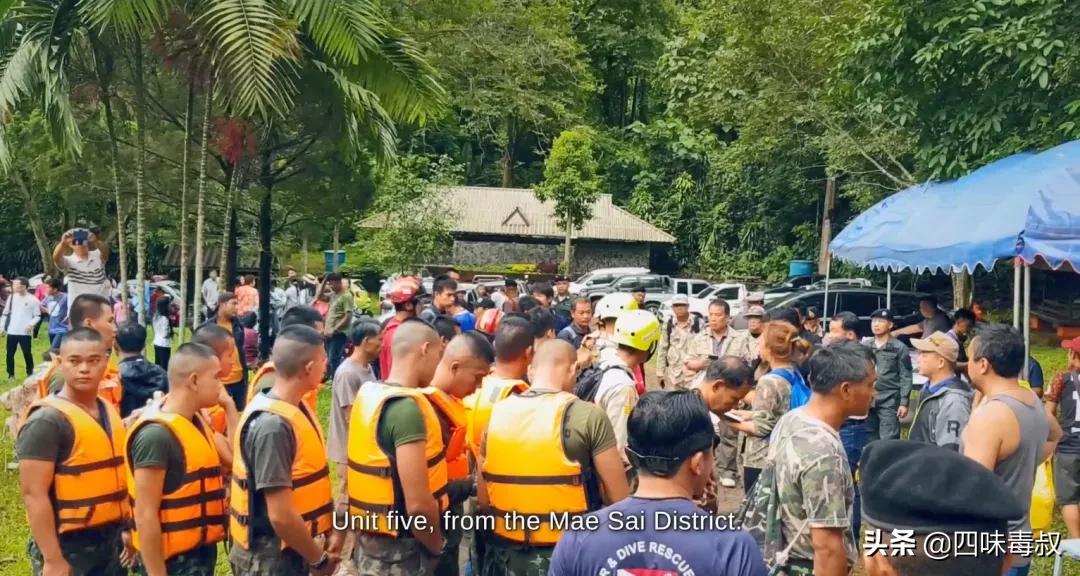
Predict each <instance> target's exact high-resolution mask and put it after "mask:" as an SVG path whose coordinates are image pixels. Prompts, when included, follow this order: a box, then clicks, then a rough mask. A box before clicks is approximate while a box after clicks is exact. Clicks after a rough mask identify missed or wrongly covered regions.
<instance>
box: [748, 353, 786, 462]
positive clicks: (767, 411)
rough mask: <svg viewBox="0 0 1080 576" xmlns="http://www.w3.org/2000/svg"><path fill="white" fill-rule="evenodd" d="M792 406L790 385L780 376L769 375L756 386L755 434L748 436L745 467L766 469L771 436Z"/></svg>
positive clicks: (751, 406) (754, 404)
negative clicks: (781, 418)
mask: <svg viewBox="0 0 1080 576" xmlns="http://www.w3.org/2000/svg"><path fill="white" fill-rule="evenodd" d="M790 405H791V384H788V381H787V380H785V379H784V377H783V376H780V375H779V374H766V375H764V376H762V377H761V379H759V380H758V383H757V386H755V387H754V401H753V402H752V403H751V404H750V410H751V411H752V412H753V422H754V433H753V434H747V435H746V448H744V449H743V466H749V467H751V468H764V467H765V464H766V463H767V462H768V458H769V435H770V434H771V433H772V431H773V428H774V427H775V426H776V423H777V422H779V421H780V417H781V416H783V415H784V414H785V413H786V412H787V411H788V406H790Z"/></svg>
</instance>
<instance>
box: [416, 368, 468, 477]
mask: <svg viewBox="0 0 1080 576" xmlns="http://www.w3.org/2000/svg"><path fill="white" fill-rule="evenodd" d="M420 391H421V392H423V393H424V395H425V396H427V398H428V401H430V402H431V405H432V406H434V407H435V409H436V410H437V411H438V412H439V414H440V415H442V418H440V419H439V423H440V429H441V430H442V433H443V440H444V442H445V444H446V477H447V479H449V480H464V479H465V478H468V477H469V455H468V453H467V452H466V450H465V432H466V430H467V414H466V411H465V404H464V403H463V402H462V401H461V400H460V399H458V398H454V397H453V396H451V395H449V394H447V393H446V392H443V391H442V390H439V389H438V388H435V387H433V386H428V387H427V388H421V389H420ZM444 424H445V425H448V426H449V428H447V426H445V425H444Z"/></svg>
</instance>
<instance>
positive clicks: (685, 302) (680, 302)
mask: <svg viewBox="0 0 1080 576" xmlns="http://www.w3.org/2000/svg"><path fill="white" fill-rule="evenodd" d="M671 305H672V306H689V305H690V299H689V298H687V297H686V294H676V295H674V296H672V297H671Z"/></svg>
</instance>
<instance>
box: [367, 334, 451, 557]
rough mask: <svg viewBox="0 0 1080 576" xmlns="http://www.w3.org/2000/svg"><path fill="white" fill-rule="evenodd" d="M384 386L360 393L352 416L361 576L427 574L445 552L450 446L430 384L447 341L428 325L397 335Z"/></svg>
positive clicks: (374, 385) (374, 384)
mask: <svg viewBox="0 0 1080 576" xmlns="http://www.w3.org/2000/svg"><path fill="white" fill-rule="evenodd" d="M391 352H392V353H393V362H392V364H391V368H390V373H389V374H387V377H386V381H385V382H386V383H385V384H383V383H378V382H369V383H367V384H365V385H364V386H362V387H361V388H360V395H359V396H358V397H357V401H356V402H355V403H354V404H353V411H352V415H351V417H350V419H349V448H348V451H349V472H348V474H349V477H348V490H349V505H348V506H349V513H350V514H351V515H352V516H353V517H354V518H356V519H358V520H359V521H360V522H359V525H357V526H356V528H358V530H359V531H358V537H357V545H356V564H357V569H358V573H359V574H360V576H404V575H406V574H408V575H410V576H411V575H415V576H429V575H430V574H432V573H433V572H434V569H435V566H436V565H437V564H438V562H439V557H440V556H441V555H442V554H443V536H442V529H441V527H440V522H441V520H442V512H443V511H445V510H447V508H448V505H449V501H448V498H447V494H446V484H447V471H446V460H445V446H444V444H443V441H442V434H441V433H440V431H441V426H440V424H439V417H438V415H437V412H436V409H435V408H434V407H433V406H432V404H431V402H430V401H429V400H428V395H426V394H424V393H423V392H421V391H420V389H421V388H424V387H425V386H427V385H428V384H429V383H430V382H431V380H432V377H433V375H434V374H435V368H436V366H437V365H438V363H439V359H440V358H441V357H442V352H443V343H442V340H441V339H440V338H439V335H438V334H437V333H436V332H435V330H434V329H433V328H431V326H430V325H428V323H427V322H424V321H423V320H419V319H415V320H414V319H408V320H405V321H404V322H402V323H401V324H400V325H399V326H398V328H397V331H396V333H395V334H394V344H393V346H392V348H391Z"/></svg>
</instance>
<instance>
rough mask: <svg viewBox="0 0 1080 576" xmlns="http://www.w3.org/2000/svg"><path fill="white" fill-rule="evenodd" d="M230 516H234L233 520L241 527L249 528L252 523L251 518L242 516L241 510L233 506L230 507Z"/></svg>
mask: <svg viewBox="0 0 1080 576" xmlns="http://www.w3.org/2000/svg"><path fill="white" fill-rule="evenodd" d="M229 516H232V517H233V520H236V523H237V524H239V525H241V526H247V525H248V524H250V523H251V516H248V515H247V514H241V513H240V511H239V510H237V509H236V508H233V507H231V506H230V507H229Z"/></svg>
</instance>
